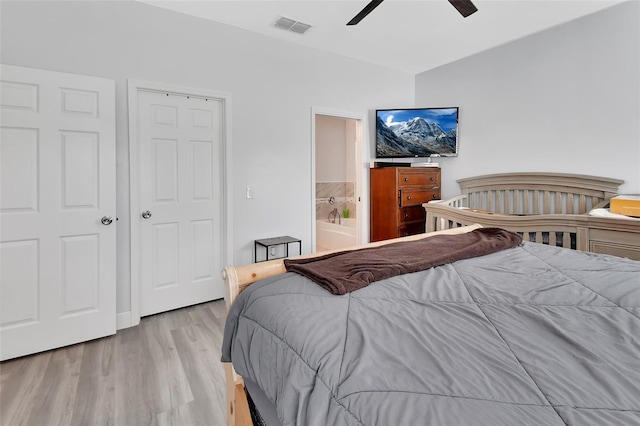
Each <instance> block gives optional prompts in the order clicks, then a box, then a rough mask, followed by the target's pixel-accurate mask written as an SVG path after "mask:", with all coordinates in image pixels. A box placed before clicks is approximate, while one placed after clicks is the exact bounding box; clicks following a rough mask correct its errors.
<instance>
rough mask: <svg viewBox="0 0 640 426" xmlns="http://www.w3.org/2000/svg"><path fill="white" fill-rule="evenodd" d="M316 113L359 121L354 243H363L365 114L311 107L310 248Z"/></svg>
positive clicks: (313, 236)
mask: <svg viewBox="0 0 640 426" xmlns="http://www.w3.org/2000/svg"><path fill="white" fill-rule="evenodd" d="M318 115H326V116H330V117H337V118H345V119H350V120H356V121H357V122H358V123H359V125H358V126H356V156H355V157H356V158H355V162H356V164H355V166H356V171H355V175H356V191H355V194H354V202H355V203H356V205H357V210H356V244H363V237H364V232H363V230H364V224H365V223H367V222H366V221H365V220H364V219H365V218H364V217H363V216H365V215H363V214H362V213H363V210H364V209H363V206H362V199H363V193H362V189H363V188H362V186H363V179H362V169H363V165H362V152H363V149H364V143H363V141H364V140H366V134H367V126H366V125H365V123H366V118H367V116H366V115H364V114H358V113H353V112H345V111H339V110H334V109H327V108H319V107H311V250H313V251H315V250H316V219H317V218H316V116H318Z"/></svg>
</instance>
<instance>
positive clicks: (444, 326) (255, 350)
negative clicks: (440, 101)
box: [222, 225, 640, 426]
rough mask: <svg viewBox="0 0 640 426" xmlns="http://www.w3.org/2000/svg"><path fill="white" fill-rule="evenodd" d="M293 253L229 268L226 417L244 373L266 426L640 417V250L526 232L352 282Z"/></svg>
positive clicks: (236, 407)
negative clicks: (320, 274) (455, 256)
mask: <svg viewBox="0 0 640 426" xmlns="http://www.w3.org/2000/svg"><path fill="white" fill-rule="evenodd" d="M493 229H495V228H493ZM479 231H486V228H483V227H481V226H480V225H471V226H463V227H459V228H454V229H449V230H444V231H438V232H433V233H428V234H423V235H415V236H411V237H404V238H399V239H396V240H390V241H384V242H379V243H373V244H367V245H365V246H363V247H359V248H356V249H354V250H353V251H351V250H348V251H346V252H344V253H339V254H335V256H336V257H331V256H332V255H334V254H332V253H329V255H326V254H323V256H320V257H314V256H303V257H302V258H301V259H300V261H301V262H300V263H302V264H305V262H307V261H310V260H312V261H315V260H320V261H322V262H327V261H328V262H329V263H330V264H335V265H336V268H338V269H339V265H342V264H343V263H344V262H340V261H339V260H338V259H339V256H343V255H345V254H346V255H350V254H353V253H356V254H357V255H359V256H360V257H362V254H363V253H367V256H365V257H368V256H369V254H368V253H369V252H367V250H376V249H379V248H384V246H387V247H386V249H391V248H393V247H395V248H397V247H402V248H403V250H404V251H403V252H405V253H411V251H410V249H405V246H401V244H413V243H416V244H424V243H425V240H430V239H431V240H432V241H433V242H435V241H436V240H437V241H438V244H443V243H446V244H447V245H449V244H451V245H452V247H453V246H456V247H457V245H456V244H458V242H455V244H454V240H451V238H461V237H464V238H466V237H467V236H470V235H471V234H474V233H478V232H479ZM514 235H517V234H514ZM445 238H449V239H448V240H445ZM407 247H409V246H407ZM410 247H414V246H413V245H411V246H410ZM434 251H435V250H434ZM424 252H429V251H428V250H425V251H424ZM371 253H374V252H371ZM374 255H375V253H374ZM327 256H328V257H327ZM293 261H294V262H295V261H296V259H294V260H293ZM291 263H293V262H288V264H287V266H285V262H284V261H283V260H275V261H270V262H264V263H261V264H252V265H246V266H241V267H233V266H228V267H226V268H225V270H224V273H223V275H224V276H225V279H226V281H227V283H228V294H227V303H228V306H229V315H228V317H227V324H226V326H225V336H224V343H223V348H222V354H223V355H222V359H223V361H224V362H226V364H225V369H226V372H227V394H228V424H229V425H234V424H252V423H251V416H250V414H249V410H248V409H247V406H248V403H247V401H246V400H247V393H245V390H244V389H245V385H246V387H247V389H248V395H249V398H250V399H251V400H254V399H255V400H257V401H261V402H257V401H254V402H252V405H255V406H258V408H257V411H259V413H260V414H261V415H262V414H263V413H266V412H270V414H266V417H267V418H268V420H265V423H264V424H267V425H272V424H285V425H329V424H330V425H398V426H402V425H415V424H421V425H422V424H424V425H432V424H438V425H464V424H474V425H481V424H487V425H498V424H505V425H516V424H544V425H556V424H557V425H563V424H565V425H566V424H569V425H585V424H597V425H605V424H640V398H638V395H640V340H639V336H640V262H638V261H634V260H630V259H623V258H619V257H614V256H609V255H602V254H594V253H588V252H582V251H577V250H567V249H566V248H561V247H555V246H549V245H544V244H536V243H532V242H529V241H522V242H520V243H518V244H515V245H512V246H510V247H508V248H504V249H500V250H497V251H495V252H491V253H489V254H483V255H479V256H475V257H469V258H461V259H460V260H455V261H453V262H451V263H444V264H442V265H438V266H435V267H431V268H428V269H425V270H420V271H416V272H411V273H405V274H400V275H393V276H389V277H388V278H384V279H382V280H380V281H374V282H372V283H370V284H369V285H366V286H365V287H362V288H360V289H358V290H355V291H351V292H347V293H345V294H341V295H334V294H332V293H330V292H329V291H327V290H326V288H325V287H322V286H321V285H318V283H316V282H314V281H312V280H311V279H309V278H308V277H307V276H305V275H301V274H299V273H296V272H287V271H286V268H287V267H289V268H291ZM347 263H348V262H347ZM310 264H312V265H313V264H315V263H314V262H311V261H310ZM294 266H295V264H294ZM353 267H354V268H356V269H357V265H354V266H353ZM369 268H372V266H371V265H369V266H366V267H364V268H360V269H362V270H364V271H365V272H366V270H368V269H369ZM231 363H232V364H233V365H232V364H231ZM236 372H237V373H236ZM274 416H275V417H276V418H275V419H274Z"/></svg>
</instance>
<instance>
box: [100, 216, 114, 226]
mask: <svg viewBox="0 0 640 426" xmlns="http://www.w3.org/2000/svg"><path fill="white" fill-rule="evenodd" d="M100 222H102V224H103V225H111V222H113V218H112V217H111V216H102V219H100Z"/></svg>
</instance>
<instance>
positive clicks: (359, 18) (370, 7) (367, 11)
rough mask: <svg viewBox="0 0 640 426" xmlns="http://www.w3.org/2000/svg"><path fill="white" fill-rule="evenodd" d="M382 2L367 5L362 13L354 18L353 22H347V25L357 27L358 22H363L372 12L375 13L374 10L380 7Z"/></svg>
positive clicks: (374, 0)
mask: <svg viewBox="0 0 640 426" xmlns="http://www.w3.org/2000/svg"><path fill="white" fill-rule="evenodd" d="M382 2H383V0H371V2H370V3H369V4H368V5H366V6H365V7H364V9H362V10H361V11H360V13H358V14H357V15H356V16H354V17H353V19H352V20H350V21H349V22H347V25H355V24H357V23H358V22H360V21H362V20H363V19H364V17H365V16H367V15H368V14H370V13H371V11H373V9H375V8H376V7H378V6H379V5H380V3H382Z"/></svg>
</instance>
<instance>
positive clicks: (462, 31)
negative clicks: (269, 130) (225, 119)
mask: <svg viewBox="0 0 640 426" xmlns="http://www.w3.org/2000/svg"><path fill="white" fill-rule="evenodd" d="M141 1H142V2H143V3H146V4H150V5H153V6H157V7H162V8H165V9H169V10H173V11H176V12H181V13H185V14H188V15H193V16H197V17H200V18H204V19H208V20H211V21H216V22H220V23H223V24H228V25H232V26H234V27H238V28H243V29H245V30H248V31H252V32H255V33H259V34H262V35H265V36H268V37H273V38H277V39H280V40H285V41H288V42H291V43H296V44H299V45H302V46H306V47H309V48H314V49H319V50H323V51H327V52H332V53H336V54H339V55H343V56H348V57H351V58H355V59H359V60H362V61H365V62H369V63H372V64H377V65H382V66H385V67H388V68H392V69H395V70H400V71H404V72H407V73H410V74H417V73H420V72H422V71H426V70H429V69H432V68H435V67H438V66H440V65H444V64H446V63H449V62H452V61H455V60H457V59H460V58H463V57H465V56H469V55H472V54H474V53H478V52H481V51H483V50H486V49H489V48H492V47H495V46H498V45H501V44H504V43H507V42H509V41H511V40H515V39H518V38H521V37H524V36H527V35H530V34H533V33H536V32H539V31H542V30H545V29H548V28H550V27H553V26H555V25H558V24H562V23H564V22H567V21H571V20H573V19H576V18H579V17H581V16H584V15H588V14H590V13H593V12H596V11H598V10H601V9H604V8H606V7H610V6H613V5H615V4H618V3H622V1H612V0H607V1H601V0H473V2H474V4H475V5H476V7H477V8H478V11H477V12H476V13H475V14H473V15H471V16H469V17H468V18H463V17H462V16H461V15H460V14H459V13H458V12H457V11H456V10H455V9H454V7H453V6H452V5H451V4H450V3H449V2H448V1H447V0H412V1H406V0H385V1H384V2H383V3H382V4H381V5H380V6H378V7H377V8H376V9H375V10H374V11H373V12H372V13H371V14H370V15H369V16H367V17H366V18H364V20H362V21H361V22H360V23H359V24H358V25H355V26H349V27H348V26H346V23H347V22H348V21H349V20H350V19H351V18H352V17H354V16H355V15H356V14H357V13H358V12H359V11H360V10H361V9H362V8H363V7H364V6H365V5H366V4H368V3H369V0H342V1H335V0H292V1H271V0H232V1H220V0H195V1H194V0H173V1H164V0H141ZM281 16H282V17H287V18H292V19H294V20H297V21H301V22H304V23H306V24H310V25H312V28H311V29H310V30H308V31H307V32H306V33H305V34H304V35H300V34H296V33H293V32H290V31H286V30H282V29H279V28H276V27H274V25H273V24H274V22H275V21H276V20H277V19H278V18H279V17H281Z"/></svg>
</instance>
